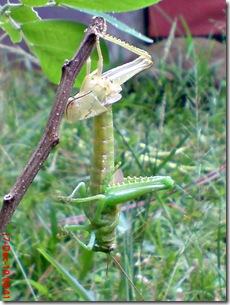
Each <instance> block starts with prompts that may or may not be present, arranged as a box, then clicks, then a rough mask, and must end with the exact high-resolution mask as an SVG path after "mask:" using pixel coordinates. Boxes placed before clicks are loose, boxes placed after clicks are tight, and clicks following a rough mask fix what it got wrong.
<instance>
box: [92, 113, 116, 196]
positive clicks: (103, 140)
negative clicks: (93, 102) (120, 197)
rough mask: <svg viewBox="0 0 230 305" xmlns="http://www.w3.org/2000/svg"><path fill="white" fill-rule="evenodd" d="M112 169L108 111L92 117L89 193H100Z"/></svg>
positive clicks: (111, 129)
mask: <svg viewBox="0 0 230 305" xmlns="http://www.w3.org/2000/svg"><path fill="white" fill-rule="evenodd" d="M113 171H114V134H113V114H112V109H111V107H109V109H108V111H107V112H105V113H103V114H101V115H99V116H97V117H95V118H94V144H93V159H92V168H91V173H90V192H91V195H97V194H101V193H102V192H103V185H104V184H105V180H106V179H108V175H109V174H111V172H113Z"/></svg>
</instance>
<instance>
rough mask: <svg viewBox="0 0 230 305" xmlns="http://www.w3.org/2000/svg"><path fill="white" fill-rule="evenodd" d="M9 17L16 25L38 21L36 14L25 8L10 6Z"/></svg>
mask: <svg viewBox="0 0 230 305" xmlns="http://www.w3.org/2000/svg"><path fill="white" fill-rule="evenodd" d="M10 17H11V18H12V19H14V21H16V22H17V23H25V22H32V21H36V20H39V19H40V18H39V16H38V13H37V12H35V11H34V10H33V9H32V8H30V7H26V6H12V7H11V8H10Z"/></svg>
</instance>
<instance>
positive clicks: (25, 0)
mask: <svg viewBox="0 0 230 305" xmlns="http://www.w3.org/2000/svg"><path fill="white" fill-rule="evenodd" d="M20 2H21V3H22V4H24V5H26V6H43V5H45V4H46V3H48V2H49V0H20Z"/></svg>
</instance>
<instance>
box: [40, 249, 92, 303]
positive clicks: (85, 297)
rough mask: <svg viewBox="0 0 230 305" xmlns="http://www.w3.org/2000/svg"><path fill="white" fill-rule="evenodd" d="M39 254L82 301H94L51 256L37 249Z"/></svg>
mask: <svg viewBox="0 0 230 305" xmlns="http://www.w3.org/2000/svg"><path fill="white" fill-rule="evenodd" d="M38 251H39V252H41V254H42V255H43V256H44V257H45V258H46V259H47V260H48V261H49V262H50V263H51V264H52V265H53V266H54V267H55V268H56V269H57V270H58V272H59V273H61V274H62V276H63V277H64V279H65V280H66V281H67V282H68V283H69V285H70V286H71V287H72V288H73V289H74V291H75V292H76V293H77V294H78V295H79V296H81V297H82V299H83V300H84V301H91V302H92V301H95V300H94V298H93V297H92V296H91V295H90V293H89V292H88V291H87V290H85V288H84V287H83V286H82V285H81V284H80V283H79V282H78V281H77V279H75V278H74V277H73V276H72V275H71V274H70V273H69V272H68V271H67V270H66V269H65V268H64V267H63V266H62V265H61V264H59V263H58V262H57V261H56V260H55V259H54V258H53V257H52V256H51V255H49V254H48V253H47V252H46V251H45V250H43V249H38Z"/></svg>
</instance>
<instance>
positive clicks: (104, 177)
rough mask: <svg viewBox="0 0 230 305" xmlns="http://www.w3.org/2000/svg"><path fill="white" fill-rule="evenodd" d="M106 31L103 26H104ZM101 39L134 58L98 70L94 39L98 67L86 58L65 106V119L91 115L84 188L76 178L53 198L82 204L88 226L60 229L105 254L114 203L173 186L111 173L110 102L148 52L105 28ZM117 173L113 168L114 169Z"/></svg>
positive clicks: (163, 179) (115, 215) (111, 241)
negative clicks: (83, 236)
mask: <svg viewBox="0 0 230 305" xmlns="http://www.w3.org/2000/svg"><path fill="white" fill-rule="evenodd" d="M105 30H106V29H105ZM102 38H104V39H105V40H108V41H111V42H113V43H116V44H118V45H120V46H122V47H124V48H126V49H128V50H130V51H131V52H133V53H135V54H137V55H138V56H139V57H138V58H137V59H135V60H134V61H132V62H129V63H127V64H124V65H121V66H119V67H116V68H114V69H111V70H109V71H107V72H104V73H102V69H103V57H102V53H101V49H100V44H99V37H98V40H97V45H96V47H97V52H98V57H99V60H98V68H97V70H95V71H93V72H92V73H90V59H89V60H88V61H87V76H86V77H85V79H84V81H83V84H82V86H81V88H80V92H79V93H78V94H77V95H75V96H73V97H70V98H69V102H68V105H67V108H66V111H65V116H66V119H67V121H68V122H70V123H73V122H76V121H78V120H84V119H87V118H91V117H93V119H94V147H93V159H92V165H91V173H90V187H89V189H87V188H86V185H85V183H84V182H81V183H80V184H79V185H78V186H77V187H76V188H75V189H74V191H73V192H72V194H71V195H70V196H68V197H64V196H58V198H57V199H58V200H61V201H64V202H70V203H83V208H84V212H85V214H86V216H87V218H88V219H89V221H90V224H89V225H83V226H80V225H65V226H64V227H63V228H62V229H61V230H62V233H61V234H69V235H71V236H72V237H73V238H74V239H76V240H77V242H78V243H79V244H80V245H81V246H82V247H84V248H86V249H89V250H93V251H101V252H105V253H110V252H111V251H113V250H114V249H115V247H116V227H117V225H118V223H119V207H118V205H119V204H122V203H125V202H127V201H129V200H132V199H134V198H136V197H139V196H141V195H145V194H147V193H151V192H154V191H159V190H166V189H170V188H172V187H173V180H172V179H171V178H170V177H168V176H151V177H138V178H136V177H133V178H131V177H128V178H124V179H123V181H119V182H118V180H119V179H117V178H116V176H117V174H116V168H115V167H114V131H113V115H112V104H113V103H116V102H117V101H119V100H120V99H121V97H122V96H121V94H120V92H121V90H122V88H121V85H122V84H123V83H124V82H126V81H127V80H128V79H130V78H131V77H133V76H134V75H135V74H137V73H139V72H141V71H143V70H144V69H147V68H149V67H150V66H151V65H152V60H151V56H150V55H149V54H148V53H147V52H146V51H144V50H141V49H139V48H136V47H134V46H131V45H129V44H128V43H126V42H123V41H121V40H120V39H117V38H115V37H112V36H110V35H108V34H106V33H105V31H104V34H103V35H102ZM117 172H118V171H117ZM77 229H81V230H86V231H88V232H89V233H90V240H89V243H88V244H87V245H86V244H84V243H83V242H82V241H81V240H80V239H79V238H78V237H77V236H76V235H75V234H74V233H73V231H74V230H77ZM59 235H60V234H59Z"/></svg>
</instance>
